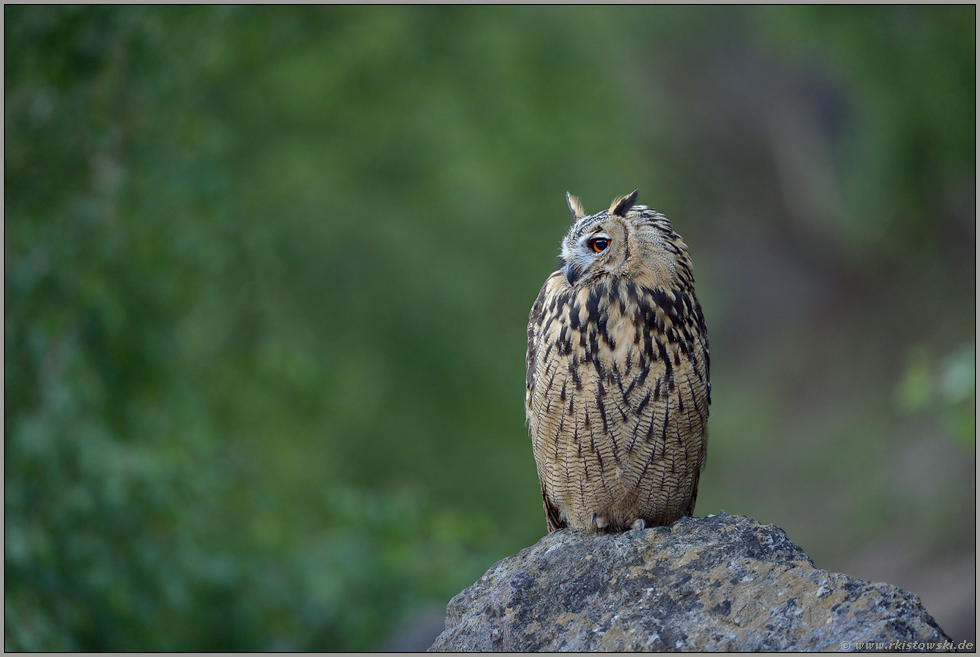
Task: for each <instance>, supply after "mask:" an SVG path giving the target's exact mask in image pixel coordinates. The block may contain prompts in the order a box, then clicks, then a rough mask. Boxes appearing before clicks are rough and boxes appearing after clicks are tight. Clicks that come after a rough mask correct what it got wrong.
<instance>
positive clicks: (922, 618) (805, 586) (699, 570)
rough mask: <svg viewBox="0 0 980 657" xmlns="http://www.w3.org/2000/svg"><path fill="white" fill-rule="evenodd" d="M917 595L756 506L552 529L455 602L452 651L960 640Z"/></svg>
mask: <svg viewBox="0 0 980 657" xmlns="http://www.w3.org/2000/svg"><path fill="white" fill-rule="evenodd" d="M952 648H953V644H952V642H951V640H950V639H949V637H948V636H946V634H945V633H944V632H943V631H942V630H941V629H940V628H939V626H938V625H937V624H936V622H935V621H934V620H933V618H932V617H931V616H930V615H929V614H928V613H927V612H926V610H925V609H924V608H923V607H922V605H921V603H920V602H919V599H918V598H917V597H916V596H915V595H914V594H912V593H908V592H906V591H903V590H901V589H899V588H896V587H894V586H892V585H890V584H882V583H872V582H866V581H863V580H860V579H856V578H853V577H849V576H847V575H842V574H838V573H829V572H827V571H825V570H819V569H817V568H815V567H814V565H813V562H812V561H811V560H810V558H809V557H808V556H807V555H806V554H805V553H804V552H803V550H801V549H800V548H799V547H798V546H796V545H795V544H794V543H793V542H792V541H791V540H790V539H789V537H787V536H786V533H785V532H783V531H782V530H781V529H779V528H778V527H775V526H773V525H762V524H760V523H758V522H756V521H755V520H752V519H750V518H747V517H745V516H731V515H727V514H724V513H722V514H721V515H718V516H709V517H707V518H684V519H682V520H679V521H677V522H675V523H674V524H672V525H670V526H669V527H654V528H651V529H645V530H642V531H629V532H624V533H621V534H587V533H585V532H582V531H578V530H568V529H564V530H559V531H555V532H552V533H550V534H548V535H547V536H545V537H544V538H542V539H541V540H540V541H538V542H537V543H536V544H535V545H533V546H531V547H529V548H525V549H524V550H521V552H520V553H518V554H516V555H514V556H512V557H508V558H506V559H503V560H502V561H499V562H498V563H496V564H494V565H493V566H492V567H491V568H490V570H488V571H487V573H486V574H485V575H484V576H483V577H481V578H480V579H479V580H478V581H477V582H476V583H475V584H473V585H472V586H470V587H469V588H467V589H465V590H464V591H463V592H461V593H460V594H459V595H457V596H456V597H454V598H453V599H452V600H451V601H450V603H449V606H448V608H447V617H446V630H445V632H443V633H442V634H441V635H440V636H439V637H438V638H437V639H436V641H435V643H433V645H432V647H431V648H430V649H429V650H430V651H433V652H440V651H453V652H455V651H519V652H526V651H672V650H683V651H784V650H795V651H801V650H806V651H838V650H844V651H851V650H889V649H891V650H903V649H917V650H923V649H925V650H928V649H932V650H952Z"/></svg>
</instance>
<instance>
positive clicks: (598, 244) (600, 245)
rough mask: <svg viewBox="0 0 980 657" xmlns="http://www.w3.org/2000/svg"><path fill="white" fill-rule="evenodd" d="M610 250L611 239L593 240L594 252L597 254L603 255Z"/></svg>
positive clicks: (598, 238)
mask: <svg viewBox="0 0 980 657" xmlns="http://www.w3.org/2000/svg"><path fill="white" fill-rule="evenodd" d="M607 248H609V239H608V238H606V237H597V238H595V239H594V240H592V250H593V251H595V252H596V253H601V252H602V251H605V250H606V249H607Z"/></svg>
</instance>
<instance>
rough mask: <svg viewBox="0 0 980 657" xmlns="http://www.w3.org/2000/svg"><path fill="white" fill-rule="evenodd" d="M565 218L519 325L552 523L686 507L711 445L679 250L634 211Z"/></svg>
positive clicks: (702, 370) (628, 206) (664, 227)
mask: <svg viewBox="0 0 980 657" xmlns="http://www.w3.org/2000/svg"><path fill="white" fill-rule="evenodd" d="M638 193H639V190H637V191H634V192H633V193H632V194H630V195H629V196H625V197H623V198H618V199H616V200H615V201H613V203H612V205H611V206H610V207H609V210H603V211H602V212H599V213H597V214H593V215H588V216H586V214H585V212H584V211H583V209H582V205H581V203H580V202H579V200H578V199H577V198H575V197H574V196H572V195H571V194H567V195H566V198H567V200H568V207H569V209H570V210H571V211H572V215H573V216H574V217H575V223H574V225H573V226H572V228H571V230H570V231H569V232H568V235H567V236H566V237H565V239H564V241H563V242H562V247H561V257H562V260H563V267H562V268H561V269H559V270H558V271H556V272H555V273H553V274H552V275H551V276H549V277H548V280H547V281H545V284H544V287H543V288H541V293H540V294H539V295H538V298H537V300H536V301H535V302H534V306H532V308H531V316H530V322H529V323H528V327H527V395H526V397H525V407H526V411H527V419H528V424H529V428H530V433H531V441H532V445H533V448H534V460H535V461H536V463H537V467H538V479H539V480H540V482H541V495H542V497H543V499H544V511H545V518H546V520H547V523H548V531H549V532H550V531H554V530H555V529H559V528H562V527H575V528H582V529H587V530H590V531H600V530H603V531H623V530H626V529H630V528H633V529H642V528H644V527H646V526H657V525H667V524H670V523H672V522H674V521H675V520H677V519H678V518H681V517H684V516H690V515H692V514H693V513H694V502H695V499H696V498H697V493H698V477H699V476H700V473H701V469H702V468H703V467H704V463H705V459H706V457H707V448H708V426H707V424H708V404H709V403H710V401H711V381H710V372H709V364H708V334H707V331H706V329H705V325H704V315H703V314H702V312H701V306H700V304H699V303H698V300H697V298H696V297H695V296H694V275H693V274H692V272H691V258H690V256H689V255H688V252H687V245H685V244H684V242H683V240H681V238H680V236H679V235H678V234H677V233H675V232H674V229H673V227H672V226H671V224H670V221H668V220H667V218H666V217H665V216H663V215H662V214H660V213H659V212H657V211H656V210H654V209H652V208H647V207H646V206H643V205H633V204H634V203H635V202H636V197H637V194H638Z"/></svg>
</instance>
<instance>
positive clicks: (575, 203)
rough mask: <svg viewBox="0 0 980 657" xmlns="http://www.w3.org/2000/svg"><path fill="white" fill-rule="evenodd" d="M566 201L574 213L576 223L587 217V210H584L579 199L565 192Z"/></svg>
mask: <svg viewBox="0 0 980 657" xmlns="http://www.w3.org/2000/svg"><path fill="white" fill-rule="evenodd" d="M565 200H566V201H568V209H569V210H571V211H572V216H573V217H575V221H578V220H579V219H581V218H582V217H584V216H585V209H584V208H582V201H580V200H578V197H576V196H572V195H571V194H569V193H568V192H565Z"/></svg>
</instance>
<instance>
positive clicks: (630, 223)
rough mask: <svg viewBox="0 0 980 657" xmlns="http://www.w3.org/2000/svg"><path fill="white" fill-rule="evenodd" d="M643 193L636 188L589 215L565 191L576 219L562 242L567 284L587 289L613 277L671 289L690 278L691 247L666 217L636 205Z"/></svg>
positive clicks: (578, 202)
mask: <svg viewBox="0 0 980 657" xmlns="http://www.w3.org/2000/svg"><path fill="white" fill-rule="evenodd" d="M639 193H640V190H634V192H633V193H632V194H629V195H628V196H623V197H621V198H617V199H616V200H614V201H613V202H612V204H611V205H610V206H609V209H608V210H603V211H602V212H598V213H596V214H593V215H586V214H585V211H584V210H583V209H582V204H581V202H580V201H579V200H578V199H577V198H575V197H574V196H572V195H571V194H568V193H566V195H565V198H566V199H567V201H568V209H569V210H571V211H572V216H574V217H575V224H574V225H573V226H572V228H571V230H569V231H568V235H566V236H565V239H564V240H563V241H562V244H561V257H562V260H563V261H564V266H563V271H564V274H565V278H566V280H567V281H568V284H569V285H571V286H572V287H583V286H588V285H592V284H594V283H596V282H597V281H599V280H601V279H603V278H606V277H610V276H613V277H619V278H625V279H636V278H641V277H642V278H649V279H651V280H649V281H647V282H648V283H649V284H657V285H669V284H671V283H672V282H674V280H675V279H677V278H686V276H685V273H686V274H687V275H689V272H690V259H689V257H688V255H687V246H686V245H685V244H684V242H683V241H682V240H681V239H680V236H679V235H677V233H675V232H674V230H673V228H672V227H671V225H670V222H669V221H668V220H667V218H666V217H664V216H663V215H662V214H660V213H659V212H657V211H656V210H653V209H650V208H647V207H645V206H642V205H639V206H636V207H635V208H634V207H633V204H634V203H636V197H637V196H638V195H639ZM685 269H686V272H684V271H682V270H685ZM692 282H693V281H692Z"/></svg>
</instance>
